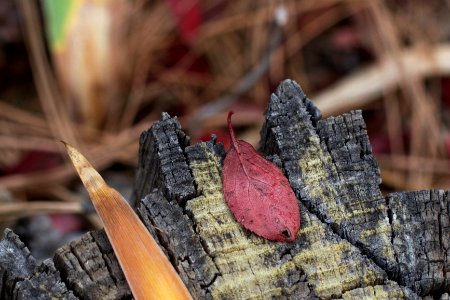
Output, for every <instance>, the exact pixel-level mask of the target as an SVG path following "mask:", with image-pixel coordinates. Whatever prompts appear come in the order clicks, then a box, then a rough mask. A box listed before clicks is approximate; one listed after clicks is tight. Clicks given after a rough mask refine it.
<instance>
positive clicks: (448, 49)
mask: <svg viewBox="0 0 450 300" xmlns="http://www.w3.org/2000/svg"><path fill="white" fill-rule="evenodd" d="M398 59H399V60H401V61H402V65H403V66H404V67H405V72H406V73H409V74H415V75H416V76H418V77H420V78H427V77H430V76H434V75H440V76H443V75H449V74H450V44H441V45H436V46H434V47H433V48H432V49H426V51H425V49H423V48H422V47H417V48H413V49H407V50H402V51H401V52H400V54H399V57H398ZM396 65H397V62H396V61H395V59H394V58H393V57H384V58H381V59H380V60H379V61H378V62H376V63H374V64H373V65H371V66H369V67H366V68H364V69H362V70H361V71H357V72H355V73H353V74H352V75H349V76H348V77H346V78H344V79H342V80H341V81H339V82H337V83H336V84H334V85H333V86H331V87H330V88H328V89H327V90H325V91H323V92H321V93H319V94H317V95H313V96H312V97H311V99H313V100H314V104H316V105H317V106H318V108H319V109H320V110H321V111H322V113H323V114H324V115H331V114H337V113H340V112H343V111H345V110H347V109H349V108H352V107H362V106H364V105H367V104H368V103H370V102H372V101H373V100H376V99H377V98H378V97H380V96H381V95H382V94H383V91H387V92H391V91H392V90H394V89H395V88H396V87H397V86H399V84H400V81H401V80H402V79H401V76H402V73H401V72H399V70H398V69H397V67H396Z"/></svg>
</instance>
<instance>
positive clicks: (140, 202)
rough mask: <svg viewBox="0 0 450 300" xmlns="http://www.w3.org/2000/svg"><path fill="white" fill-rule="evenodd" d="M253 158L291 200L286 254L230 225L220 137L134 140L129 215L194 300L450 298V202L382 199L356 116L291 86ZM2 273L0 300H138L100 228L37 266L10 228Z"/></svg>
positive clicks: (167, 134) (275, 97) (418, 195)
mask: <svg viewBox="0 0 450 300" xmlns="http://www.w3.org/2000/svg"><path fill="white" fill-rule="evenodd" d="M260 151H261V152H262V153H263V154H264V155H265V156H266V157H268V158H269V159H270V160H271V161H273V162H274V163H275V164H276V165H278V166H279V167H280V168H281V169H282V170H283V172H284V173H285V175H286V177H287V178H288V179H289V182H290V184H291V186H292V188H293V190H294V192H295V194H296V196H297V198H298V200H299V205H300V210H301V229H300V233H299V235H298V237H297V239H296V241H295V242H294V243H289V244H286V243H277V242H270V241H267V240H264V239H262V238H260V237H258V236H255V235H254V234H252V233H250V232H248V231H247V230H245V229H244V228H243V227H242V226H241V225H239V224H238V223H236V221H235V220H234V219H233V216H232V215H231V213H230V211H229V209H228V207H227V205H226V203H225V201H224V197H223V194H222V184H221V168H222V161H223V158H224V155H225V149H224V147H223V145H222V144H220V143H216V142H215V140H214V137H213V138H212V139H211V140H210V141H209V142H203V143H198V144H194V145H191V144H190V140H189V137H188V136H187V135H186V134H185V133H184V132H183V131H182V129H181V128H180V124H179V123H178V121H177V119H176V118H172V117H170V116H169V115H168V114H163V116H162V118H161V120H160V121H159V122H157V123H155V124H154V125H153V126H152V127H151V128H150V129H149V130H147V131H145V132H144V133H143V134H142V136H141V140H140V151H139V165H138V170H137V176H136V182H135V207H136V212H137V213H138V215H139V217H140V218H141V220H142V221H143V222H144V224H145V225H146V227H147V228H148V230H149V232H150V233H151V234H152V235H153V236H154V237H155V238H156V239H157V241H158V242H159V244H160V246H161V247H162V249H163V251H164V252H165V254H166V255H167V256H168V258H169V259H170V261H171V262H172V264H173V265H174V267H175V269H176V270H177V271H178V272H179V274H180V276H181V278H182V280H183V281H184V283H185V284H186V286H187V287H188V289H189V291H190V292H191V294H192V296H193V298H194V299H248V298H252V299H273V298H276V299H305V298H307V299H315V298H320V299H331V298H343V299H362V298H370V299H373V298H379V299H389V298H395V299H420V298H429V299H433V298H434V299H449V295H448V293H449V292H450V216H449V211H450V201H449V197H450V196H449V194H448V192H446V191H441V190H423V191H415V192H400V193H393V194H390V195H387V196H386V197H384V196H383V195H382V194H381V192H380V189H379V184H380V183H381V179H380V172H379V169H378V166H377V163H376V161H375V158H374V157H373V154H372V150H371V146H370V143H369V139H368V136H367V132H366V129H365V124H364V120H363V118H362V114H361V111H352V112H350V113H346V114H343V115H341V116H337V117H330V118H327V119H324V120H322V119H321V115H320V112H319V111H318V109H317V108H316V107H315V106H314V105H313V104H312V102H310V100H309V99H307V98H306V96H305V94H304V93H303V91H302V90H301V88H300V87H299V86H298V85H297V84H296V83H295V82H294V81H291V80H285V81H284V82H282V83H281V85H280V86H279V87H278V89H277V90H276V92H275V93H273V94H272V96H271V99H270V102H269V105H268V108H267V110H266V113H265V124H264V126H263V128H262V130H261V143H260ZM130 234H132V233H130ZM0 274H1V275H2V281H1V287H0V290H1V298H2V299H13V298H14V299H30V298H33V299H49V298H52V297H53V298H63V299H76V298H80V299H129V298H131V297H132V296H131V293H130V290H129V288H128V285H127V283H126V281H125V278H124V275H123V274H122V271H121V269H120V266H119V264H118V262H117V260H116V258H115V256H114V253H113V251H112V248H111V246H110V244H109V242H108V239H107V238H106V235H105V233H104V232H103V231H102V230H100V231H95V232H89V233H86V234H85V235H84V236H83V237H82V238H81V239H79V240H77V241H74V242H71V243H70V244H67V245H65V246H63V247H61V248H60V249H58V250H57V251H56V253H55V255H54V257H53V258H52V259H48V260H47V261H45V262H44V263H42V264H41V265H39V266H38V265H37V264H36V262H35V261H34V259H33V257H32V256H31V254H30V253H29V251H28V250H27V249H26V247H25V246H24V245H23V244H22V243H21V242H20V240H19V239H18V237H17V236H16V235H15V234H14V233H13V232H11V231H9V230H7V231H6V232H5V236H4V239H3V240H2V241H1V242H0Z"/></svg>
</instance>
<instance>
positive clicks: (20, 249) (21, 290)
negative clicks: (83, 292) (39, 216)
mask: <svg viewBox="0 0 450 300" xmlns="http://www.w3.org/2000/svg"><path fill="white" fill-rule="evenodd" d="M0 274H1V278H2V280H1V283H0V298H1V299H50V298H53V299H77V297H75V296H74V295H73V293H72V292H71V291H70V290H68V289H67V287H66V285H65V283H64V282H63V281H61V278H60V276H59V272H58V271H57V270H56V268H55V267H54V265H53V262H52V261H51V260H46V261H44V262H43V263H42V264H41V265H39V266H38V265H37V264H36V260H35V259H34V258H33V256H32V255H31V253H30V251H28V249H27V248H26V247H25V245H24V244H23V243H22V242H21V241H20V240H19V237H18V236H17V235H16V234H14V233H13V232H12V231H11V230H9V229H6V230H5V235H4V238H3V239H2V240H1V241H0Z"/></svg>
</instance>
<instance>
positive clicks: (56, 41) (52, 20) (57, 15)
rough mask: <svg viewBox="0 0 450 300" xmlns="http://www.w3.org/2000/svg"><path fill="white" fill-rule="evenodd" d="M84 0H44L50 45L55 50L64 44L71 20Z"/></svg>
mask: <svg viewBox="0 0 450 300" xmlns="http://www.w3.org/2000/svg"><path fill="white" fill-rule="evenodd" d="M82 2H83V1H79V0H44V12H45V16H46V26H47V34H48V35H49V36H48V38H49V44H50V47H51V48H52V49H54V50H57V49H60V48H61V47H63V45H64V40H65V38H66V37H67V31H68V29H69V25H70V20H71V19H73V16H74V14H75V11H77V9H78V8H79V7H80V5H81V4H82Z"/></svg>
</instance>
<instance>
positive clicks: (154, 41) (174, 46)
mask: <svg viewBox="0 0 450 300" xmlns="http://www.w3.org/2000/svg"><path fill="white" fill-rule="evenodd" d="M449 39H450V1H449V0H428V1H421V0H396V1H393V0H392V1H388V0H386V1H382V0H373V1H360V0H316V1H310V0H296V1H275V0H266V1H249V0H243V1H225V0H216V1H207V0H183V1H181V0H160V1H148V0H42V1H29V0H16V1H14V0H2V1H0V71H1V72H0V227H1V228H0V229H2V230H3V229H4V228H5V227H11V228H13V229H14V230H15V231H16V232H17V233H18V234H19V235H20V237H21V238H22V240H23V241H24V242H25V243H26V244H27V245H28V247H29V248H30V249H31V251H32V253H33V255H35V256H36V257H37V258H38V259H42V258H46V257H49V256H50V255H51V254H52V252H53V251H54V250H55V248H56V247H58V246H60V245H61V244H63V243H65V242H67V241H69V240H71V239H73V238H76V237H78V236H79V235H80V234H81V233H83V232H85V231H86V230H89V229H93V228H98V227H99V226H101V225H100V223H99V221H98V219H97V217H96V216H95V213H94V211H93V208H92V206H90V201H89V200H88V199H87V197H86V194H85V192H84V189H83V188H82V186H80V180H79V179H78V178H77V176H76V174H75V172H74V169H73V167H72V166H71V164H70V163H69V161H68V160H67V156H66V154H65V150H64V148H63V147H62V145H61V143H59V140H64V141H67V142H69V143H71V144H72V145H74V146H76V147H77V148H78V149H79V150H80V151H81V152H83V153H84V154H85V155H86V157H87V158H88V159H90V160H91V161H92V162H93V163H94V165H95V167H96V168H97V169H98V170H99V171H101V173H102V175H103V176H104V177H105V179H106V181H107V182H108V183H110V184H111V185H112V186H114V187H116V188H117V189H118V190H119V191H120V192H121V193H122V194H123V195H124V196H125V197H126V198H129V197H130V195H131V192H132V186H133V180H134V178H133V176H134V170H135V167H136V164H137V151H138V141H139V135H140V133H141V132H142V131H143V130H145V129H147V128H149V127H150V126H151V124H152V122H154V121H155V120H157V119H158V118H159V117H160V115H161V112H163V111H167V112H169V114H170V115H172V116H178V118H179V120H180V123H181V124H182V127H183V129H184V130H185V131H186V132H187V133H188V134H189V135H190V137H191V139H192V141H193V142H196V141H199V140H207V139H209V137H210V135H211V134H212V133H214V134H216V135H217V137H218V140H219V141H221V142H223V143H224V144H226V145H228V133H227V130H226V114H227V112H228V110H230V109H232V110H234V111H235V112H236V115H235V117H234V124H235V128H236V130H237V133H238V135H239V137H240V138H241V139H245V140H247V141H249V142H251V143H253V144H254V145H255V146H257V144H258V140H259V130H260V127H261V125H262V123H263V112H264V109H265V107H266V105H267V102H268V99H269V96H270V93H271V92H273V90H274V89H275V88H276V86H277V85H278V84H279V83H280V81H281V80H283V79H285V78H291V79H294V80H296V81H297V82H298V83H299V84H300V85H301V86H302V88H303V89H304V91H305V92H306V94H307V95H308V96H309V98H310V99H312V100H313V102H314V103H315V104H316V105H317V106H318V107H319V108H320V109H321V110H322V112H323V115H324V117H327V116H330V115H337V114H340V113H343V112H347V111H349V110H351V109H363V114H364V118H365V121H366V123H367V128H368V132H369V137H370V140H371V143H372V147H373V151H374V153H375V155H376V158H377V160H378V163H379V166H380V169H381V174H382V177H383V185H382V189H383V192H390V191H395V190H416V189H429V188H441V189H448V188H449V187H450V160H449V153H450V134H449V126H450V78H449V74H450V43H449Z"/></svg>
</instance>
